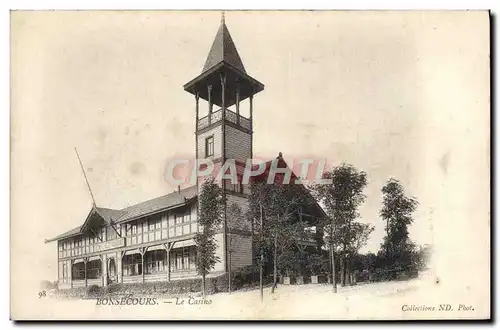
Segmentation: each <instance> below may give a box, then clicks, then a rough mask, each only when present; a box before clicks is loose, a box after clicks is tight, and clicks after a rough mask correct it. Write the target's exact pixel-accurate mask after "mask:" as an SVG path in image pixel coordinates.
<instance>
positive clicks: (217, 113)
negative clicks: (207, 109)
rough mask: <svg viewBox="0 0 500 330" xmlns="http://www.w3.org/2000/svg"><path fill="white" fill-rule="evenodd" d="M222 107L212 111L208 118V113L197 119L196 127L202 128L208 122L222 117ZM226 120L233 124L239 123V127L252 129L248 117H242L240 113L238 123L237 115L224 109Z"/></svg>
mask: <svg viewBox="0 0 500 330" xmlns="http://www.w3.org/2000/svg"><path fill="white" fill-rule="evenodd" d="M221 110H222V109H219V110H217V111H215V112H212V116H211V118H210V120H208V119H209V118H208V115H207V116H205V117H203V118H200V119H198V129H203V128H205V127H208V126H209V125H210V124H213V123H216V122H218V121H220V120H221V119H222V111H221ZM226 120H227V121H229V122H231V123H234V124H239V125H240V126H241V127H244V128H246V129H249V130H250V129H252V124H251V121H250V119H248V118H245V117H243V116H242V115H239V123H238V115H237V114H236V113H235V112H233V111H231V110H229V109H226Z"/></svg>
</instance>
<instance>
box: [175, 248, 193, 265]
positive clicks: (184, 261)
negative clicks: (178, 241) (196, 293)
mask: <svg viewBox="0 0 500 330" xmlns="http://www.w3.org/2000/svg"><path fill="white" fill-rule="evenodd" d="M173 256H174V258H173V267H174V269H175V270H177V271H183V270H189V269H196V264H195V260H196V250H195V248H194V247H183V248H181V249H178V250H176V251H175V252H173Z"/></svg>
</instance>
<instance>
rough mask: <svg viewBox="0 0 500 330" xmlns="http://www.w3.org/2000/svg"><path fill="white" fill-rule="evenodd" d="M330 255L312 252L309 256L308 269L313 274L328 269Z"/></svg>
mask: <svg viewBox="0 0 500 330" xmlns="http://www.w3.org/2000/svg"><path fill="white" fill-rule="evenodd" d="M329 262H330V261H329V260H328V257H327V256H326V255H324V254H321V253H311V254H309V255H308V256H307V267H306V268H307V270H308V271H309V272H310V273H311V274H313V275H317V274H321V273H324V272H327V271H328V264H329Z"/></svg>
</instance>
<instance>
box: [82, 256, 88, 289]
mask: <svg viewBox="0 0 500 330" xmlns="http://www.w3.org/2000/svg"><path fill="white" fill-rule="evenodd" d="M88 261H89V258H88V257H87V258H83V267H84V270H85V271H84V274H85V287H87V262H88Z"/></svg>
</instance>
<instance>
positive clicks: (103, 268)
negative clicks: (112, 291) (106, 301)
mask: <svg viewBox="0 0 500 330" xmlns="http://www.w3.org/2000/svg"><path fill="white" fill-rule="evenodd" d="M101 271H102V274H101V276H102V286H103V287H105V286H108V256H107V255H105V254H103V255H102V256H101Z"/></svg>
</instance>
